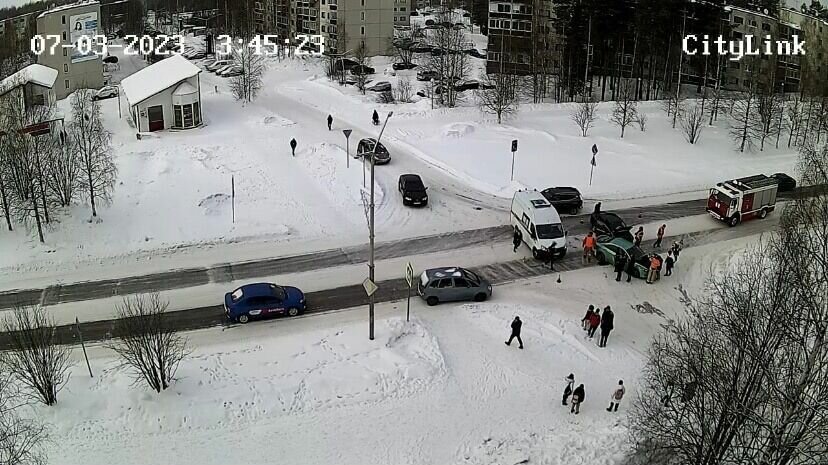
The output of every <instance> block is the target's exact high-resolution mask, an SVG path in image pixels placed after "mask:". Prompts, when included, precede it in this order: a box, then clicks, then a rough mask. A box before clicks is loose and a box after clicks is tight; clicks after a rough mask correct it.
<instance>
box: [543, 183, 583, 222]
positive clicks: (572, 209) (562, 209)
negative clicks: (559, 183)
mask: <svg viewBox="0 0 828 465" xmlns="http://www.w3.org/2000/svg"><path fill="white" fill-rule="evenodd" d="M541 195H543V196H544V197H545V198H546V200H548V201H549V203H551V204H552V206H553V207H555V210H558V213H571V214H573V215H575V214H577V213H578V212H579V211H581V208H582V207H583V206H584V201H583V200H582V199H581V193H580V192H578V189H576V188H574V187H550V188H549V189H545V190H543V191H541Z"/></svg>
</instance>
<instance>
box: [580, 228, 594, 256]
mask: <svg viewBox="0 0 828 465" xmlns="http://www.w3.org/2000/svg"><path fill="white" fill-rule="evenodd" d="M583 246H584V257H583V258H582V259H581V260H582V261H583V262H586V263H591V262H592V257H594V256H595V236H594V235H593V234H592V231H590V232H589V233H588V234H587V235H586V237H585V238H584V241H583Z"/></svg>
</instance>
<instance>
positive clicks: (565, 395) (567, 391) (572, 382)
mask: <svg viewBox="0 0 828 465" xmlns="http://www.w3.org/2000/svg"><path fill="white" fill-rule="evenodd" d="M574 385H575V375H574V374H573V373H570V374H569V376H567V377H566V387H565V388H564V393H563V403H562V405H566V400H567V399H569V396H571V395H572V386H574Z"/></svg>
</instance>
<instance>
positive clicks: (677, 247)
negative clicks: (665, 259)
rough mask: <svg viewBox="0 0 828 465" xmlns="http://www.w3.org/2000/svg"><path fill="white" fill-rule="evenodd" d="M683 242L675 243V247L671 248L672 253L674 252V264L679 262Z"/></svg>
mask: <svg viewBox="0 0 828 465" xmlns="http://www.w3.org/2000/svg"><path fill="white" fill-rule="evenodd" d="M681 248H682V245H681V241H678V242H673V246H672V247H670V251H672V252H673V262H674V263H675V262H678V259H679V254H680V253H681Z"/></svg>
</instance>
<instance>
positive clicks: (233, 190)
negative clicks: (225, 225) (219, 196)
mask: <svg viewBox="0 0 828 465" xmlns="http://www.w3.org/2000/svg"><path fill="white" fill-rule="evenodd" d="M230 210H231V211H232V212H233V224H235V223H236V177H235V176H234V175H232V174H231V175H230Z"/></svg>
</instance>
